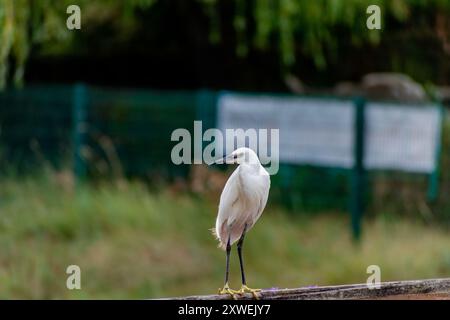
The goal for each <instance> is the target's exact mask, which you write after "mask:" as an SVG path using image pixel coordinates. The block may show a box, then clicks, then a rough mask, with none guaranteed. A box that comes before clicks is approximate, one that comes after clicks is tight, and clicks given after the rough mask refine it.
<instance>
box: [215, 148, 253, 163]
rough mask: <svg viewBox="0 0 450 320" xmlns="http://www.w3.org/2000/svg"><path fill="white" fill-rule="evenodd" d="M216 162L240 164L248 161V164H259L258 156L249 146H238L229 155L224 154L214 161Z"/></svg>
mask: <svg viewBox="0 0 450 320" xmlns="http://www.w3.org/2000/svg"><path fill="white" fill-rule="evenodd" d="M215 163H216V164H223V163H226V164H234V163H237V164H241V163H248V164H260V162H259V159H258V156H257V155H256V153H255V151H253V150H252V149H250V148H238V149H236V150H234V151H233V152H232V153H230V154H229V155H226V156H225V157H223V158H220V159H218V160H216V161H215Z"/></svg>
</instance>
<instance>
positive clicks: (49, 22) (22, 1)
mask: <svg viewBox="0 0 450 320" xmlns="http://www.w3.org/2000/svg"><path fill="white" fill-rule="evenodd" d="M154 2H155V0H129V1H108V0H100V1H89V0H58V1H52V0H0V89H2V88H4V87H5V86H6V84H7V83H6V81H7V79H8V75H9V70H10V69H12V68H11V64H12V65H13V66H14V70H13V71H12V72H13V81H14V84H15V85H16V86H21V85H22V84H23V73H24V67H25V62H26V60H27V57H28V55H29V53H30V48H31V46H32V45H33V44H41V45H43V48H45V47H46V45H48V46H49V47H50V48H51V49H55V48H57V49H61V48H68V44H69V43H70V40H71V39H72V37H73V33H72V32H70V31H69V30H68V29H67V27H66V19H67V17H68V15H67V13H66V10H67V7H68V6H69V5H72V4H76V5H78V6H80V8H82V15H83V18H82V24H83V23H88V24H89V23H92V21H96V20H101V19H102V18H103V17H105V15H106V16H107V15H114V16H115V17H116V18H118V19H117V20H118V23H120V24H121V25H122V26H124V28H125V29H129V28H130V24H131V22H132V21H133V17H134V11H133V10H134V9H135V8H137V7H139V8H146V7H149V6H150V5H151V4H153V3H154ZM127 27H128V28H127ZM55 43H56V44H57V45H56V46H55ZM11 62H13V63H11Z"/></svg>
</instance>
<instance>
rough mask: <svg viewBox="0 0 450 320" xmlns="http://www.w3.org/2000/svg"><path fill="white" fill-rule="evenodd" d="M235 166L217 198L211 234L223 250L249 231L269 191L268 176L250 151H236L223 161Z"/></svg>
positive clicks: (247, 149) (264, 204) (259, 213)
mask: <svg viewBox="0 0 450 320" xmlns="http://www.w3.org/2000/svg"><path fill="white" fill-rule="evenodd" d="M223 161H224V162H225V163H228V164H231V163H238V164H239V166H238V167H237V168H236V170H234V172H233V173H232V174H231V176H230V178H229V179H228V181H227V183H226V184H225V187H224V189H223V191H222V194H221V196H220V203H219V212H218V215H217V220H216V227H215V229H213V232H214V234H215V236H216V237H217V239H218V240H219V242H220V243H219V247H221V248H222V249H225V248H226V245H227V241H228V237H230V244H233V243H234V242H236V241H237V240H238V239H239V238H240V237H241V235H242V233H243V232H244V228H245V231H246V232H247V231H248V230H250V229H251V228H252V227H253V225H254V224H255V222H256V221H257V220H258V218H259V217H260V216H261V213H262V212H263V210H264V207H265V206H266V203H267V197H268V195H269V189H270V176H269V173H268V172H267V171H266V169H264V167H263V166H262V165H261V163H260V161H259V159H258V156H257V155H256V153H255V152H254V151H253V150H251V149H249V148H239V149H236V150H235V151H233V152H232V153H231V154H230V155H229V156H227V157H225V158H224V160H223Z"/></svg>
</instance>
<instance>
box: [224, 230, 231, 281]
mask: <svg viewBox="0 0 450 320" xmlns="http://www.w3.org/2000/svg"><path fill="white" fill-rule="evenodd" d="M230 252H231V245H230V236H228V241H227V266H226V269H225V285H228V275H229V273H230Z"/></svg>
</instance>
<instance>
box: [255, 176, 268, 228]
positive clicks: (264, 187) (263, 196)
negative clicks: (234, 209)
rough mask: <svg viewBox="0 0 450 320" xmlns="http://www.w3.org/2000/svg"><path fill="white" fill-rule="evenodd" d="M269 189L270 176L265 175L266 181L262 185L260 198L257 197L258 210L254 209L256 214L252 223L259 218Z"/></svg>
mask: <svg viewBox="0 0 450 320" xmlns="http://www.w3.org/2000/svg"><path fill="white" fill-rule="evenodd" d="M269 189H270V178H269V177H268V176H267V182H266V183H264V184H263V185H262V190H261V191H262V193H261V198H260V199H259V206H258V210H257V211H256V216H255V217H254V219H253V224H255V222H256V221H257V220H258V219H259V217H260V216H261V214H262V212H263V210H264V208H265V207H266V204H267V199H268V198H269Z"/></svg>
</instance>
